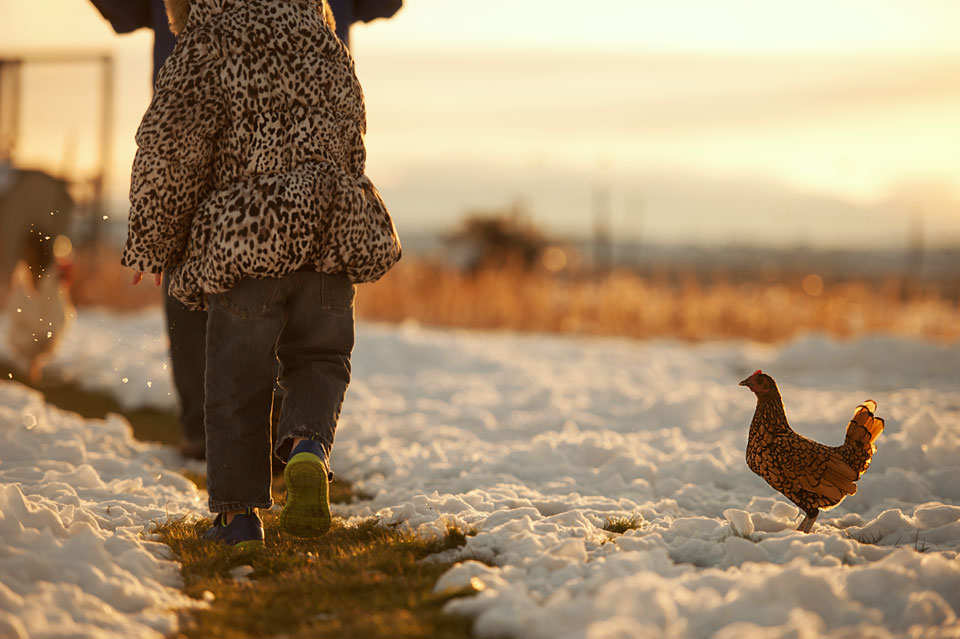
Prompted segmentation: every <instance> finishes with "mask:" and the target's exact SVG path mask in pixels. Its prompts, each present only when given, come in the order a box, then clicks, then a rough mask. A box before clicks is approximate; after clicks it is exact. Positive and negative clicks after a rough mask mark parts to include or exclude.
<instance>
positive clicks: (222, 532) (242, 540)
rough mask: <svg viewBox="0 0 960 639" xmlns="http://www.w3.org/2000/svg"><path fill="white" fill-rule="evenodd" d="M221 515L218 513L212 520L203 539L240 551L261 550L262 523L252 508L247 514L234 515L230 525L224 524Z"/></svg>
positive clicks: (248, 509)
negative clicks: (233, 547)
mask: <svg viewBox="0 0 960 639" xmlns="http://www.w3.org/2000/svg"><path fill="white" fill-rule="evenodd" d="M223 515H224V514H223V513H219V514H218V515H217V518H216V519H214V520H213V525H212V526H210V528H209V529H207V532H205V533H203V538H204V539H209V540H211V541H221V542H223V543H225V544H227V545H228V546H235V547H236V548H239V549H240V550H249V549H252V548H263V522H261V521H260V516H259V515H257V512H256V511H255V510H253V509H252V508H247V512H246V513H244V514H240V515H234V516H233V519H231V520H230V523H229V524H227V523H224V522H225V518H224V516H223Z"/></svg>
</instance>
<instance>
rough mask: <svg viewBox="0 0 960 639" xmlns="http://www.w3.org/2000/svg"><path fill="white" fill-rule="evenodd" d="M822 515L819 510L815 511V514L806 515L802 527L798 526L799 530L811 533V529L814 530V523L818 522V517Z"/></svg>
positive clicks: (801, 523)
mask: <svg viewBox="0 0 960 639" xmlns="http://www.w3.org/2000/svg"><path fill="white" fill-rule="evenodd" d="M819 514H820V511H819V510H815V511H813V514H812V515H811V514H810V513H806V514H805V515H804V517H803V521H801V522H800V525H799V526H797V530H799V531H802V532H805V533H809V532H810V529H811V528H813V522H815V521H816V520H817V516H818V515H819Z"/></svg>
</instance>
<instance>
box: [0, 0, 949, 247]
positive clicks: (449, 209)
mask: <svg viewBox="0 0 960 639" xmlns="http://www.w3.org/2000/svg"><path fill="white" fill-rule="evenodd" d="M0 16H2V19H0V54H2V55H4V56H7V57H9V56H15V55H18V54H23V53H25V52H39V51H50V50H61V51H67V50H87V51H88V50H103V51H107V52H110V53H112V54H113V55H114V56H115V60H116V64H117V96H116V100H115V105H114V108H115V114H116V116H115V118H114V121H113V127H112V133H113V140H114V144H113V147H112V162H111V167H110V190H111V193H112V198H113V200H114V201H115V202H116V204H115V206H116V208H117V209H122V207H123V204H122V202H123V197H124V196H123V194H124V192H125V189H126V183H125V180H126V173H127V171H128V170H129V166H130V162H131V160H132V157H133V152H134V146H133V142H132V139H133V132H134V131H135V129H136V126H137V123H138V122H139V118H140V116H141V115H142V113H143V110H144V109H145V108H146V105H147V103H148V102H149V95H150V92H149V73H150V46H151V41H152V40H151V35H150V34H149V33H148V32H141V33H138V34H135V35H128V36H122V37H118V36H115V35H114V34H113V33H112V31H111V30H110V28H109V26H108V25H107V24H106V23H105V22H104V21H103V20H102V19H101V18H100V17H99V15H98V14H97V13H96V11H95V10H94V9H93V7H92V6H91V5H90V4H89V3H87V2H85V1H83V0H31V1H30V2H26V1H24V0H16V1H14V0H0ZM958 25H960V3H956V2H953V1H937V2H934V1H926V0H914V1H907V0H874V1H872V2H870V1H866V0H844V1H843V2H835V1H834V2H828V1H821V0H807V1H805V2H799V1H793V0H790V1H787V0H780V1H768V2H759V1H757V0H726V1H722V0H676V1H674V2H671V3H664V2H655V1H653V0H629V1H628V0H593V1H591V2H582V3H577V2H563V1H555V2H547V1H546V0H488V1H487V2H483V3H466V2H458V1H455V0H407V1H406V2H405V7H404V8H403V9H402V10H401V12H400V13H398V14H397V16H396V17H395V18H393V19H391V20H389V21H378V22H375V23H372V24H370V25H359V26H357V27H355V28H354V30H353V33H352V37H353V39H354V42H353V45H354V54H355V57H356V59H357V70H358V74H359V76H360V80H361V82H362V83H363V85H364V90H365V93H366V96H367V105H368V111H369V134H368V138H367V143H368V156H369V165H368V169H369V173H370V175H371V177H372V178H373V179H374V181H375V182H377V183H378V185H379V186H380V187H381V191H382V192H383V193H384V196H385V197H386V198H387V200H388V203H390V204H391V206H392V208H393V211H394V213H395V217H396V218H397V222H398V225H400V226H401V228H403V227H406V228H408V229H414V230H417V231H420V230H423V231H429V230H436V229H439V228H446V227H449V226H451V225H453V224H455V223H456V221H457V219H459V216H460V215H462V214H463V213H464V211H466V210H468V209H476V208H496V207H502V206H505V205H508V204H510V203H511V202H513V201H522V202H523V203H524V204H525V205H526V207H527V208H528V209H529V210H530V211H531V214H532V216H533V218H534V220H535V221H537V222H538V223H540V224H541V225H543V226H544V227H546V228H548V229H550V230H555V231H556V232H558V233H566V234H584V233H589V232H590V229H591V224H592V222H591V217H590V207H591V201H592V197H593V194H594V193H595V192H596V191H597V189H602V190H605V191H606V192H608V193H609V194H610V201H611V205H612V207H613V210H614V217H615V221H616V222H617V223H618V224H619V226H620V227H621V228H622V230H623V233H625V234H627V235H630V234H631V233H637V234H642V235H644V237H650V238H654V239H658V240H663V241H693V242H702V243H710V242H714V241H721V242H752V243H774V244H796V243H808V244H824V245H829V244H836V243H837V239H838V238H839V237H844V236H849V234H850V233H860V234H861V235H862V236H863V237H865V238H866V239H867V240H868V241H871V242H876V243H883V244H890V245H896V244H897V242H899V241H901V239H902V237H903V236H904V234H905V233H906V232H907V231H908V229H909V224H910V223H911V220H914V221H915V220H916V219H917V217H918V216H920V217H921V218H922V219H923V220H924V225H925V228H926V230H927V233H928V235H929V236H930V238H931V241H940V242H942V243H955V244H960V222H958V215H960V208H958V206H957V202H958V201H960V197H958V196H957V193H958V192H960V175H958V167H960V124H958V123H957V113H960V38H957V37H956V31H957V27H958ZM97 78H98V75H97V70H96V69H95V68H94V67H92V66H87V67H84V66H82V65H79V66H74V67H67V66H45V67H30V68H28V69H27V71H26V72H25V75H24V90H25V94H24V102H23V109H24V121H23V130H22V137H21V140H20V146H19V147H18V149H17V155H16V158H17V159H18V160H19V161H20V162H22V163H23V164H29V165H45V166H48V167H49V168H51V169H52V170H54V171H55V172H60V173H64V174H71V175H74V174H81V173H83V172H84V171H89V168H90V166H91V162H92V158H93V148H94V142H95V140H96V138H95V130H96V128H95V125H96V122H97V120H96V117H97V116H96V108H97V99H98V98H97V94H96V92H95V91H94V90H93V87H94V86H95V83H96V81H97ZM118 213H122V211H118ZM641 218H642V219H641Z"/></svg>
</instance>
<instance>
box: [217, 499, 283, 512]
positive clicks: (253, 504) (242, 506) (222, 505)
mask: <svg viewBox="0 0 960 639" xmlns="http://www.w3.org/2000/svg"><path fill="white" fill-rule="evenodd" d="M272 507H273V500H272V499H271V500H269V501H247V502H244V501H223V502H215V501H213V500H212V499H211V500H209V501H208V502H207V508H208V509H209V510H210V512H212V513H225V512H230V511H231V510H246V509H247V508H262V509H264V510H269V509H270V508H272Z"/></svg>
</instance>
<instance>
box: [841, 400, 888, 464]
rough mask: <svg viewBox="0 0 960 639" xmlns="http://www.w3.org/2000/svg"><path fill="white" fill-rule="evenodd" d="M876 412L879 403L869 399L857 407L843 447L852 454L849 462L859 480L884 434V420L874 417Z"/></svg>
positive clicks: (848, 425) (848, 426) (848, 459)
mask: <svg viewBox="0 0 960 639" xmlns="http://www.w3.org/2000/svg"><path fill="white" fill-rule="evenodd" d="M875 410H877V403H876V402H875V401H873V400H872V399H868V400H867V401H865V402H864V403H862V404H860V405H859V406H857V410H856V412H855V413H854V414H853V419H851V420H850V423H849V424H847V436H846V439H845V440H844V443H843V446H844V447H845V448H847V449H848V450H849V452H850V457H848V458H847V461H848V462H849V461H852V462H854V463H853V464H852V466H853V467H854V470H856V471H857V477H858V478H859V477H860V476H861V475H863V473H864V472H865V471H866V470H867V468H868V467H869V466H870V460H871V459H872V458H873V454H874V453H875V452H876V451H877V446H876V444H875V443H874V442H875V441H877V437H879V436H880V433H882V432H883V420H882V419H880V418H879V417H876V416H874V414H873V412H874V411H875Z"/></svg>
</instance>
